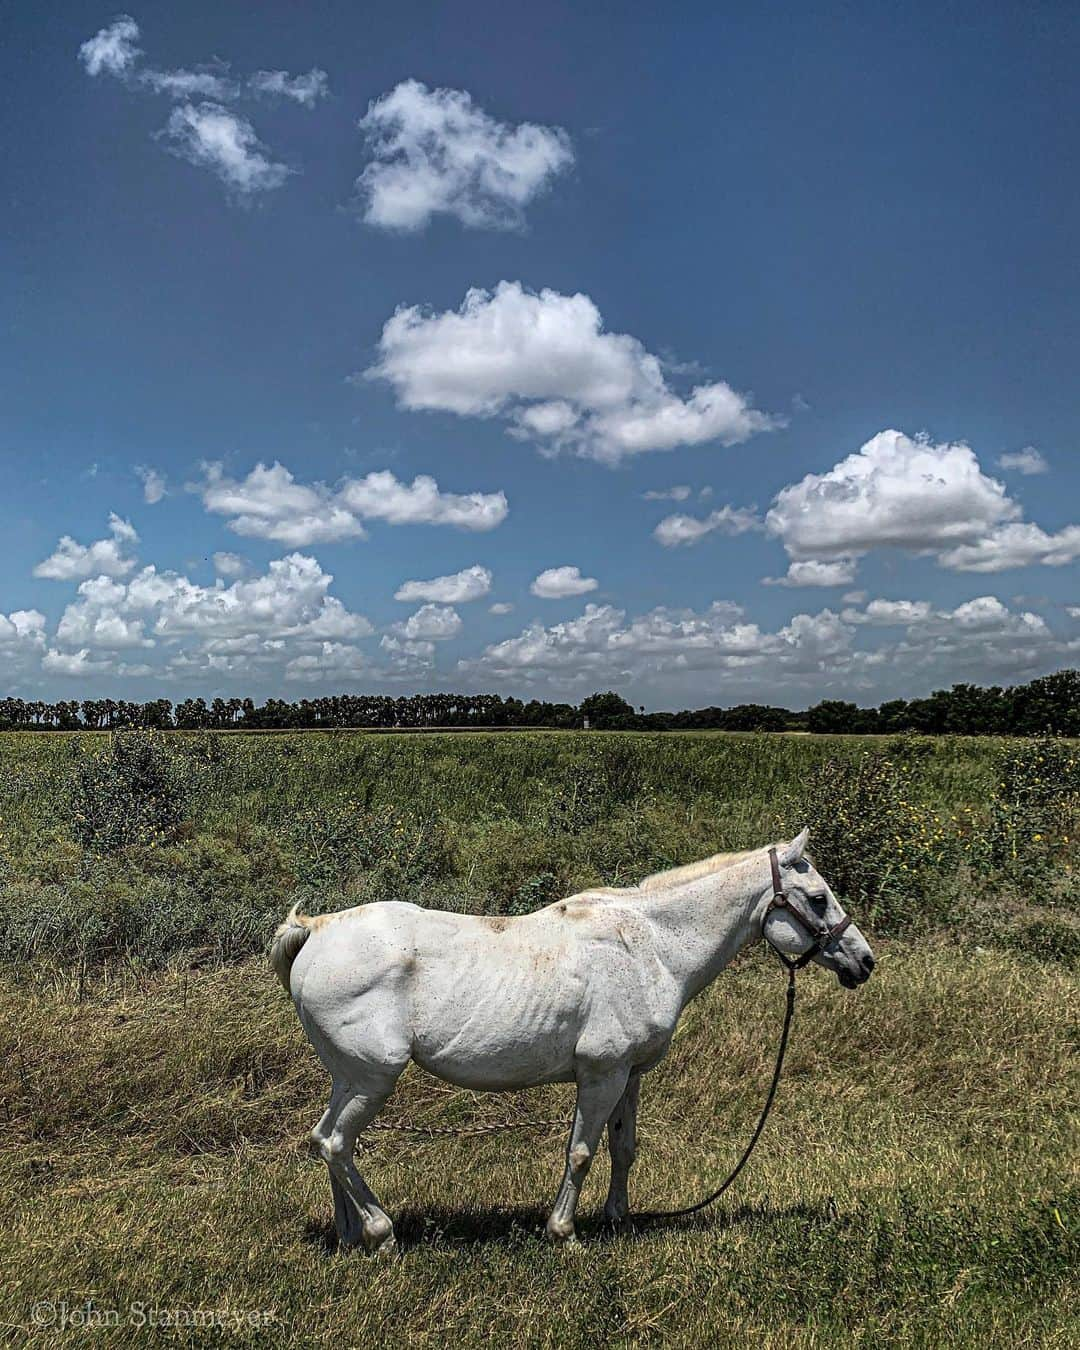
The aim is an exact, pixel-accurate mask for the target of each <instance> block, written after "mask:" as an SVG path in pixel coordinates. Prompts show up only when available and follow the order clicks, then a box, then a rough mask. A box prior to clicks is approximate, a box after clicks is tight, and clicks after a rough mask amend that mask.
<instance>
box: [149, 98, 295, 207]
mask: <svg viewBox="0 0 1080 1350" xmlns="http://www.w3.org/2000/svg"><path fill="white" fill-rule="evenodd" d="M159 135H160V136H161V137H162V139H163V140H164V141H165V142H166V143H167V146H168V149H169V150H171V151H172V152H173V153H174V154H176V155H179V156H180V158H181V159H186V160H187V161H188V163H189V164H194V165H196V166H197V167H199V168H205V169H209V170H210V171H211V172H212V173H215V174H216V175H217V176H218V178H220V179H221V181H222V182H223V183H224V184H225V185H226V187H228V188H230V189H231V190H232V191H233V192H235V193H237V194H239V195H240V196H241V197H250V196H252V195H253V194H255V193H257V192H269V191H271V190H272V189H274V188H279V187H281V185H282V184H283V183H284V182H285V180H286V179H287V178H288V177H289V175H290V174H291V173H293V172H294V171H293V170H292V169H290V168H289V167H288V166H287V165H285V164H279V163H276V162H275V161H274V160H272V159H271V158H270V157H269V153H268V151H267V149H266V147H265V146H264V145H263V144H262V143H261V142H260V140H259V138H258V137H257V136H256V135H255V128H254V127H253V126H252V125H251V123H250V122H249V121H248V120H247V119H246V118H244V117H241V116H240V114H239V113H235V112H232V111H231V110H230V109H229V108H225V107H222V105H221V104H220V103H200V104H199V105H198V106H197V107H196V106H195V105H194V104H192V103H184V104H182V105H181V106H180V107H178V108H174V109H173V110H172V113H171V114H170V116H169V120H168V122H167V123H166V124H165V127H164V129H163V130H162V131H161V132H160V133H159Z"/></svg>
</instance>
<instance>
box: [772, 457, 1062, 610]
mask: <svg viewBox="0 0 1080 1350" xmlns="http://www.w3.org/2000/svg"><path fill="white" fill-rule="evenodd" d="M1005 458H1006V457H1005V456H1003V457H1002V460H1004V459H1005ZM1013 458H1014V459H1018V458H1020V456H1014V457H1013ZM1022 515H1023V511H1022V509H1021V507H1020V505H1019V503H1018V502H1016V501H1014V500H1013V499H1012V498H1011V497H1010V496H1009V495H1008V493H1007V492H1006V490H1005V486H1004V484H1002V483H1001V482H999V481H998V480H997V479H996V478H991V477H990V476H989V475H987V474H985V473H984V472H983V471H982V468H981V467H980V465H979V461H978V459H977V458H976V455H975V452H974V451H973V450H972V449H971V447H970V446H969V445H966V444H965V443H964V442H962V441H957V442H954V443H944V444H940V445H935V444H934V443H933V442H931V441H930V440H929V439H928V438H926V437H915V438H912V437H910V436H906V435H904V434H903V433H902V432H899V431H882V432H880V433H879V434H878V435H877V436H875V437H873V439H872V440H869V441H867V443H866V444H865V445H864V446H863V447H862V449H861V450H859V451H858V452H857V453H855V454H853V455H849V456H848V457H847V458H846V459H843V460H841V461H840V463H839V464H837V465H835V466H834V467H833V468H832V469H830V470H829V471H828V472H827V473H823V474H814V473H811V474H807V475H806V477H805V478H803V479H802V480H801V481H800V482H798V483H793V484H792V485H791V486H789V487H786V488H784V489H783V490H782V491H781V492H780V493H778V494H777V497H776V499H775V501H774V503H773V506H772V509H771V510H770V511H769V513H768V514H767V516H766V517H765V526H766V529H767V530H768V531H769V533H771V534H772V535H774V536H775V537H777V538H779V539H780V540H781V541H782V543H783V545H784V548H785V549H786V550H787V552H788V555H789V556H790V557H791V558H792V559H793V562H794V564H802V563H812V564H813V565H814V569H817V568H819V567H820V566H821V565H822V564H824V563H828V562H837V563H839V562H843V563H844V570H845V576H846V580H851V577H852V575H853V574H854V566H855V562H856V560H857V559H858V558H860V557H862V556H863V555H864V554H866V553H868V552H870V551H871V550H872V549H878V548H896V549H901V550H904V551H906V552H909V553H913V554H924V555H932V556H934V557H935V558H936V560H937V562H938V564H939V565H940V566H942V567H947V568H950V569H952V570H954V571H960V572H1001V571H1004V570H1005V569H1007V568H1010V567H1024V566H1029V565H1032V564H1041V565H1044V566H1049V567H1059V566H1062V565H1064V564H1065V563H1069V562H1072V561H1074V560H1075V559H1076V558H1078V557H1080V526H1076V525H1068V526H1066V527H1065V528H1064V529H1062V530H1060V531H1058V532H1057V533H1056V534H1049V533H1047V532H1046V531H1045V530H1043V529H1042V528H1041V527H1040V526H1038V525H1035V524H1031V523H1028V522H1025V521H1023V520H1022V519H1021V517H1022ZM794 571H795V568H794V566H793V569H792V572H794ZM789 575H790V574H789ZM794 584H798V583H794ZM815 584H816V583H815ZM840 584H843V583H840Z"/></svg>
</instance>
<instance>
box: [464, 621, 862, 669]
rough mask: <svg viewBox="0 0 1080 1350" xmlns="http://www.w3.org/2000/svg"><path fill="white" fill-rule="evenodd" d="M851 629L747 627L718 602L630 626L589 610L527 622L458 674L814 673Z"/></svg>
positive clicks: (840, 649)
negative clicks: (518, 632)
mask: <svg viewBox="0 0 1080 1350" xmlns="http://www.w3.org/2000/svg"><path fill="white" fill-rule="evenodd" d="M851 636H852V629H851V628H849V627H848V626H847V625H846V624H844V623H843V622H842V621H841V620H840V619H839V617H838V616H837V615H835V614H833V613H832V612H831V611H829V610H824V611H822V613H821V614H819V615H813V616H811V615H806V614H798V615H796V616H795V617H794V618H793V619H792V620H791V622H790V623H789V624H787V625H785V626H784V627H783V628H782V629H780V630H779V632H777V633H773V634H768V633H763V632H762V631H761V629H760V628H759V627H758V625H757V624H754V623H747V622H746V621H745V620H744V619H743V618H742V615H741V611H740V610H739V608H738V606H736V605H732V604H730V603H728V602H725V601H717V602H715V603H714V604H713V605H711V606H710V607H709V609H707V610H705V611H704V612H703V613H697V612H695V611H693V610H672V609H666V608H660V609H654V610H652V611H650V612H649V613H647V614H643V615H641V616H639V617H638V618H635V619H632V620H630V621H629V622H628V621H627V617H626V613H625V611H623V610H619V609H615V608H614V607H612V606H611V605H595V604H589V605H586V607H585V612H584V613H583V614H581V615H580V616H579V617H578V618H576V619H570V620H568V621H566V622H565V623H559V624H554V625H552V626H551V627H544V626H543V625H542V624H539V623H534V624H531V625H530V626H529V627H528V628H527V629H525V631H524V632H523V633H522V634H521V635H520V636H519V637H516V638H508V639H506V640H505V641H503V642H498V643H495V644H493V645H492V646H490V647H488V648H487V649H486V651H485V652H484V653H483V655H482V656H481V657H480V658H479V659H478V660H476V661H465V662H462V663H461V664H462V669H465V670H469V671H471V672H473V673H475V674H477V675H488V676H492V677H494V678H498V679H502V678H507V677H511V678H513V677H521V678H526V679H528V678H531V677H532V676H533V675H534V674H541V675H543V676H544V677H546V678H548V679H551V680H553V681H556V682H560V683H571V684H572V683H577V682H581V681H586V680H597V679H607V680H616V679H619V678H643V677H646V676H647V675H649V674H650V673H652V674H655V673H657V672H661V671H667V672H669V673H686V672H689V671H701V670H720V671H722V670H728V671H732V672H736V671H743V670H745V671H747V672H750V671H752V670H753V669H755V668H756V669H760V668H761V667H762V666H763V665H765V664H768V667H769V669H770V670H771V671H772V670H780V669H781V668H782V667H786V668H787V669H788V670H791V671H794V672H797V671H802V670H808V669H817V668H818V667H820V666H821V665H822V664H824V663H827V662H828V661H830V660H831V659H833V658H836V657H840V656H843V655H844V654H846V653H847V652H848V650H849V648H850V644H851Z"/></svg>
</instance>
